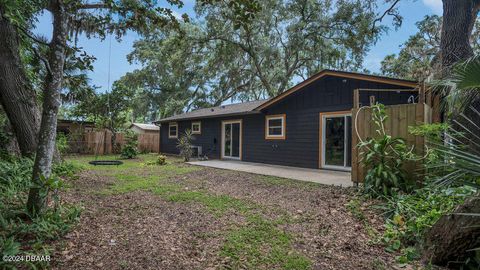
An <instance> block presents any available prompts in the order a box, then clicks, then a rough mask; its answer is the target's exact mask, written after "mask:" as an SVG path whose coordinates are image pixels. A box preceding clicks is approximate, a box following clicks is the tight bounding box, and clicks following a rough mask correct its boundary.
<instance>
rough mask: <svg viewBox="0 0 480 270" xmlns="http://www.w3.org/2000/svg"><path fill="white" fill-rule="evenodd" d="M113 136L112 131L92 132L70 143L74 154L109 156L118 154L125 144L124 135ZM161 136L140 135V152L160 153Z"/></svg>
mask: <svg viewBox="0 0 480 270" xmlns="http://www.w3.org/2000/svg"><path fill="white" fill-rule="evenodd" d="M112 136H113V134H112V133H111V132H110V131H92V132H85V133H84V134H83V140H78V139H76V140H72V141H70V142H69V143H70V147H69V148H70V149H72V150H74V151H71V152H72V153H79V154H98V155H108V154H114V153H118V152H119V151H120V149H121V148H122V146H123V145H124V144H125V135H124V134H123V133H116V134H115V141H114V143H113V145H112ZM159 144H160V134H138V150H139V151H140V152H141V153H152V152H154V153H158V152H159V151H160V146H159Z"/></svg>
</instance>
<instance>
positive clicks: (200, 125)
mask: <svg viewBox="0 0 480 270" xmlns="http://www.w3.org/2000/svg"><path fill="white" fill-rule="evenodd" d="M194 125H198V131H195V130H193V126H194ZM191 128H192V134H202V122H200V121H196V122H192V126H191Z"/></svg>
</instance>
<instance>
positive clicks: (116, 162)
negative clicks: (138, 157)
mask: <svg viewBox="0 0 480 270" xmlns="http://www.w3.org/2000/svg"><path fill="white" fill-rule="evenodd" d="M111 52H112V35H111V34H110V41H109V46H108V75H107V78H108V79H107V80H108V91H107V106H108V115H109V116H110V122H111V111H110V59H111ZM110 124H111V123H110ZM105 135H106V132H104V133H103V139H102V140H101V142H105V137H106V136H105ZM99 150H100V142H97V145H96V147H95V160H92V161H90V162H88V163H89V164H91V165H95V166H96V165H117V166H118V165H122V164H123V162H122V161H120V160H118V156H117V159H116V160H98V154H99V152H100V151H99ZM113 150H114V146H113V145H112V151H113ZM103 152H104V153H105V146H104V149H103Z"/></svg>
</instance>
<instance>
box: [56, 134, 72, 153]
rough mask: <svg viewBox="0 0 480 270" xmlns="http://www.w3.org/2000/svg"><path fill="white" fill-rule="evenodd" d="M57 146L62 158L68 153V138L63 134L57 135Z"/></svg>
mask: <svg viewBox="0 0 480 270" xmlns="http://www.w3.org/2000/svg"><path fill="white" fill-rule="evenodd" d="M55 146H56V147H57V149H58V152H59V153H60V155H61V156H63V155H65V154H66V153H67V151H68V148H69V146H68V137H67V135H65V134H63V133H57V140H56V141H55Z"/></svg>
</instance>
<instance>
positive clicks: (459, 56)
mask: <svg viewBox="0 0 480 270" xmlns="http://www.w3.org/2000/svg"><path fill="white" fill-rule="evenodd" d="M479 7H480V0H443V24H442V37H441V41H440V54H441V71H440V72H439V74H438V76H437V77H445V76H448V75H449V74H450V72H451V68H452V66H453V65H454V64H455V63H457V62H458V61H463V60H466V59H468V58H469V57H471V56H473V51H472V47H471V46H470V37H471V35H472V29H473V25H474V23H475V21H476V18H477V14H478V10H479ZM455 213H480V198H478V197H476V198H473V199H471V200H467V201H466V202H465V203H464V204H463V205H461V206H460V207H458V208H457V209H456V210H455V211H454V214H452V215H447V216H442V217H441V218H440V220H439V221H438V222H437V223H435V224H434V225H433V226H432V228H431V229H430V231H429V232H428V233H427V235H426V237H425V243H426V244H425V253H424V258H425V259H426V260H427V261H428V262H430V261H431V262H432V263H434V264H440V265H445V264H447V263H448V262H449V261H455V260H457V259H461V258H462V256H463V255H464V254H465V253H466V251H467V250H469V249H473V248H478V245H479V244H480V242H479V238H480V227H478V224H479V220H478V219H479V218H478V217H472V216H462V215H455ZM469 225H476V227H470V226H469Z"/></svg>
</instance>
